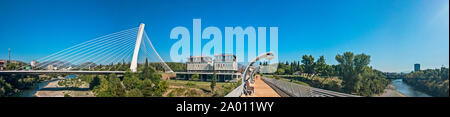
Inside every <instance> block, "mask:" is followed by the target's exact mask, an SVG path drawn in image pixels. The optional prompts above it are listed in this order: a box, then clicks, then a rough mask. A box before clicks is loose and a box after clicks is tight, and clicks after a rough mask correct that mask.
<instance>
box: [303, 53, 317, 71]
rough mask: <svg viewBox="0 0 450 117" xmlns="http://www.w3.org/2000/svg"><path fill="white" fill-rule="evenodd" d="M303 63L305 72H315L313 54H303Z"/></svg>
mask: <svg viewBox="0 0 450 117" xmlns="http://www.w3.org/2000/svg"><path fill="white" fill-rule="evenodd" d="M302 63H303V68H304V72H305V73H308V74H310V75H313V74H315V71H314V57H313V56H312V55H309V56H308V55H303V56H302Z"/></svg>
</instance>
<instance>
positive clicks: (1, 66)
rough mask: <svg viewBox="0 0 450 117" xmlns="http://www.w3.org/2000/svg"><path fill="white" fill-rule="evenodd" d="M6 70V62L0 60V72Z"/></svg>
mask: <svg viewBox="0 0 450 117" xmlns="http://www.w3.org/2000/svg"><path fill="white" fill-rule="evenodd" d="M5 68H6V61H4V60H0V70H5Z"/></svg>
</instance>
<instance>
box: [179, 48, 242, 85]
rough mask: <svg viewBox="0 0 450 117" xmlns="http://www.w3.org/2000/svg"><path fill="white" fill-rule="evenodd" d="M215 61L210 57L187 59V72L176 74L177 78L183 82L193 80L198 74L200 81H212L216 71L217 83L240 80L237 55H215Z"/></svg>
mask: <svg viewBox="0 0 450 117" xmlns="http://www.w3.org/2000/svg"><path fill="white" fill-rule="evenodd" d="M214 58H215V59H214V60H213V59H212V58H211V57H208V56H191V57H189V58H187V62H186V72H175V73H176V78H177V79H181V80H192V75H194V74H198V75H199V80H201V81H211V80H212V77H213V74H214V71H215V72H216V75H217V81H219V82H228V81H232V80H235V79H237V78H240V76H241V73H239V72H238V64H237V59H236V55H231V54H220V55H215V56H214Z"/></svg>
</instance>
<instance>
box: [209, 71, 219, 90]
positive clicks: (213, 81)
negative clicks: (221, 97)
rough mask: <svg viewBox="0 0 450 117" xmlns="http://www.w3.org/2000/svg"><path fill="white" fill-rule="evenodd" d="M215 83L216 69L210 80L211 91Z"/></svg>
mask: <svg viewBox="0 0 450 117" xmlns="http://www.w3.org/2000/svg"><path fill="white" fill-rule="evenodd" d="M216 83H217V75H216V71H214V74H213V78H212V80H211V85H210V87H211V92H214V87H216Z"/></svg>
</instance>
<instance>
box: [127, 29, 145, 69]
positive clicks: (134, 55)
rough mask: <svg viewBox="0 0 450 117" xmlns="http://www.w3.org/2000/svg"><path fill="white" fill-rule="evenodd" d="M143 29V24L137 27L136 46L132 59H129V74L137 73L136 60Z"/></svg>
mask: <svg viewBox="0 0 450 117" xmlns="http://www.w3.org/2000/svg"><path fill="white" fill-rule="evenodd" d="M144 27H145V24H144V23H141V25H140V26H139V31H138V35H137V39H136V45H135V46H134V52H133V58H132V59H131V65H130V69H131V72H136V71H137V60H138V56H139V48H141V42H142V34H144Z"/></svg>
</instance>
